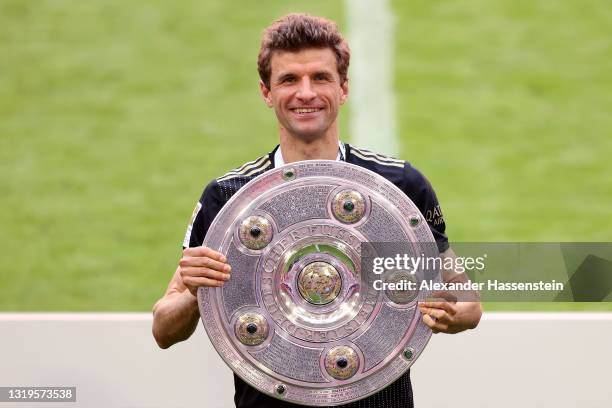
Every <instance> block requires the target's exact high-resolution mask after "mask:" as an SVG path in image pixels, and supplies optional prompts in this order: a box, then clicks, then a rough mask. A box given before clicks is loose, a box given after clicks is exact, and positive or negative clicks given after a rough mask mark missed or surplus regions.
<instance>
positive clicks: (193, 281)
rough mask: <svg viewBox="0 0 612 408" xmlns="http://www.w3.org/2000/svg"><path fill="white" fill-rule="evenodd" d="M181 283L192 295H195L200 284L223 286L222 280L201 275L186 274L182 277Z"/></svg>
mask: <svg viewBox="0 0 612 408" xmlns="http://www.w3.org/2000/svg"><path fill="white" fill-rule="evenodd" d="M183 284H184V285H185V286H187V289H189V291H190V292H191V293H192V294H193V295H194V296H197V293H198V288H199V287H200V286H207V287H214V288H218V287H221V286H223V281H220V280H217V279H210V278H203V277H195V276H186V277H184V278H183Z"/></svg>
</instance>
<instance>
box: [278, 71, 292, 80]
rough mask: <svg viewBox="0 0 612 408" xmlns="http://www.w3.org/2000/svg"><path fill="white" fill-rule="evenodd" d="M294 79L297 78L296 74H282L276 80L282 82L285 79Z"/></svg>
mask: <svg viewBox="0 0 612 408" xmlns="http://www.w3.org/2000/svg"><path fill="white" fill-rule="evenodd" d="M294 77H295V74H294V73H293V72H281V73H280V74H279V75H278V77H277V79H276V80H277V81H282V80H284V79H287V78H294Z"/></svg>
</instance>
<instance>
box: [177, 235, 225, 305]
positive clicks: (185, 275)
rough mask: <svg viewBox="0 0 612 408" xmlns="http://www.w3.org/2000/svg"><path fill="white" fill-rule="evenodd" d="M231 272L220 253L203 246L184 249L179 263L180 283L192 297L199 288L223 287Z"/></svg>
mask: <svg viewBox="0 0 612 408" xmlns="http://www.w3.org/2000/svg"><path fill="white" fill-rule="evenodd" d="M231 270H232V268H231V267H230V266H229V264H228V263H227V258H226V257H225V256H224V255H223V254H222V253H220V252H217V251H214V250H212V249H210V248H207V247H204V246H200V247H194V248H185V249H184V250H183V257H182V258H181V260H180V261H179V275H180V277H181V280H182V283H183V285H185V286H186V287H187V289H189V292H191V294H192V295H193V296H197V293H198V288H199V287H200V286H213V287H219V286H223V284H224V283H225V282H226V281H227V280H229V278H230V272H231Z"/></svg>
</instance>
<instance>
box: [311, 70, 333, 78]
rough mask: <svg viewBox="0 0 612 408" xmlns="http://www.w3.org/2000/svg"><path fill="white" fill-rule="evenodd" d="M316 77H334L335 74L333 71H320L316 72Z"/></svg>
mask: <svg viewBox="0 0 612 408" xmlns="http://www.w3.org/2000/svg"><path fill="white" fill-rule="evenodd" d="M316 75H325V76H333V75H334V74H333V72H332V71H330V70H327V69H321V70H319V71H316V72H315V73H314V74H313V76H316Z"/></svg>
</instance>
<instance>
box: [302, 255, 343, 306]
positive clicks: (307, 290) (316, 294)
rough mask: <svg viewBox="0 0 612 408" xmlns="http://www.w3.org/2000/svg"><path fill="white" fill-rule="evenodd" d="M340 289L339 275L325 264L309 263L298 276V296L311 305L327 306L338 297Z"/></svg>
mask: <svg viewBox="0 0 612 408" xmlns="http://www.w3.org/2000/svg"><path fill="white" fill-rule="evenodd" d="M341 287H342V278H341V277H340V274H339V273H338V271H337V270H336V268H334V266H333V265H331V264H328V263H326V262H313V263H310V264H308V265H306V266H305V267H304V269H302V270H301V271H300V273H299V275H298V289H299V291H300V294H301V295H302V297H303V298H304V299H306V301H307V302H308V303H312V304H313V305H326V304H328V303H329V302H331V301H332V300H334V299H335V298H336V297H337V296H338V293H340V288H341Z"/></svg>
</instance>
